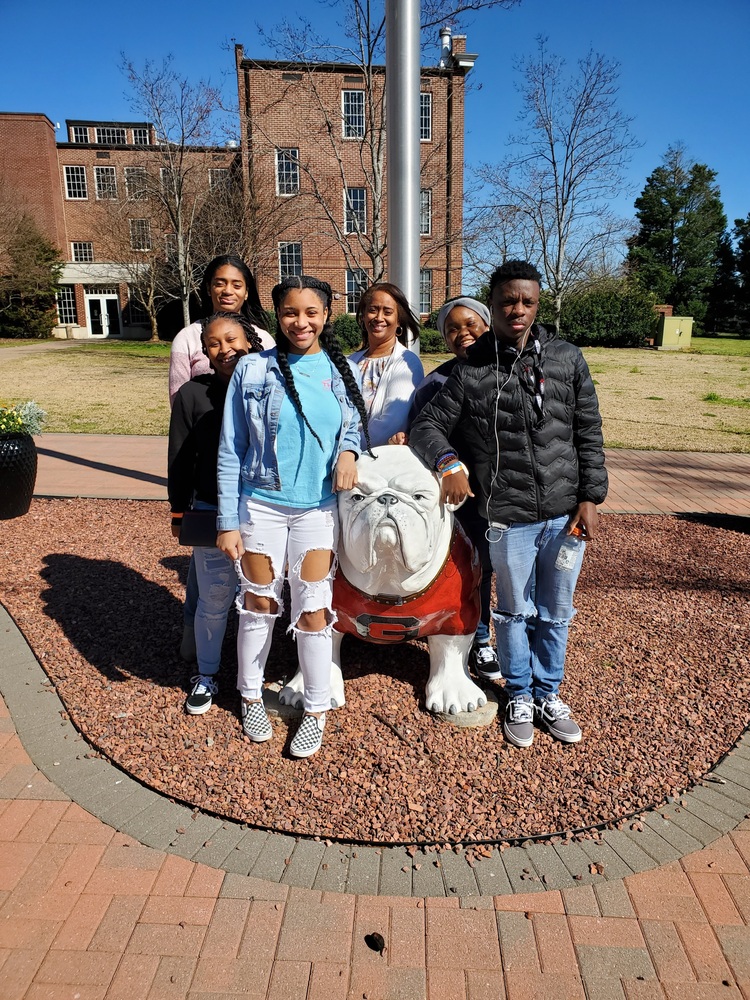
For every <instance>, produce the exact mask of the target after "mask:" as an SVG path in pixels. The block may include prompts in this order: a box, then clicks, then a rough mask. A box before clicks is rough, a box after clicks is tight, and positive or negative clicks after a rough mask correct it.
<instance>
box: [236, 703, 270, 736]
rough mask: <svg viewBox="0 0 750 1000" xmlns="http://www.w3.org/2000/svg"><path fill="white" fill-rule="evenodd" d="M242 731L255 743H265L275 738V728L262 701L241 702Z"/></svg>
mask: <svg viewBox="0 0 750 1000" xmlns="http://www.w3.org/2000/svg"><path fill="white" fill-rule="evenodd" d="M240 704H241V711H242V731H243V732H244V734H245V736H247V737H249V738H250V739H251V740H252V741H253V743H265V742H266V740H270V739H271V737H272V736H273V728H272V726H271V723H270V721H269V718H268V716H267V715H266V708H265V705H264V704H263V702H262V701H245V699H244V698H243V699H242V701H241V703H240Z"/></svg>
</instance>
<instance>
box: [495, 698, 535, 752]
mask: <svg viewBox="0 0 750 1000" xmlns="http://www.w3.org/2000/svg"><path fill="white" fill-rule="evenodd" d="M503 732H504V733H505V738H506V740H507V741H508V743H512V744H513V746H514V747H530V746H531V744H532V743H533V741H534V702H533V701H532V700H531V698H530V697H529V696H528V695H523V694H519V695H517V696H516V697H515V698H511V699H510V701H509V702H508V705H507V708H506V709H505V719H504V720H503Z"/></svg>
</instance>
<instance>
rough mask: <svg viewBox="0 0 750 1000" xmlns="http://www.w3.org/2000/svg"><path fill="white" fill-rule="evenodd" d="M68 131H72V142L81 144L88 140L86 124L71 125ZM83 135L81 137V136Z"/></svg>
mask: <svg viewBox="0 0 750 1000" xmlns="http://www.w3.org/2000/svg"><path fill="white" fill-rule="evenodd" d="M70 131H71V132H72V133H73V139H72V142H75V143H78V144H80V145H83V144H84V143H87V142H88V141H89V127H88V125H71V127H70ZM81 136H83V138H81Z"/></svg>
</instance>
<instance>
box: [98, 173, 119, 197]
mask: <svg viewBox="0 0 750 1000" xmlns="http://www.w3.org/2000/svg"><path fill="white" fill-rule="evenodd" d="M94 180H95V181H96V197H97V198H116V197H117V174H116V173H115V168H114V167H94Z"/></svg>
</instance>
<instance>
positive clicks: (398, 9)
mask: <svg viewBox="0 0 750 1000" xmlns="http://www.w3.org/2000/svg"><path fill="white" fill-rule="evenodd" d="M419 17H420V4H419V0H386V5H385V53H386V55H385V67H386V72H385V80H386V86H385V95H386V115H387V118H386V122H387V132H386V155H387V162H388V170H387V182H388V279H389V280H390V281H391V282H393V284H394V285H398V286H399V288H400V289H401V290H402V291H403V292H404V294H405V295H406V298H407V299H408V300H409V304H410V305H411V307H412V310H413V311H414V313H415V315H416V316H419V166H420V163H419V100H420V98H419V72H420V53H419V28H420V21H419ZM409 346H412V347H415V348H416V349H417V350H419V341H417V342H416V343H415V344H414V345H409Z"/></svg>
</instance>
